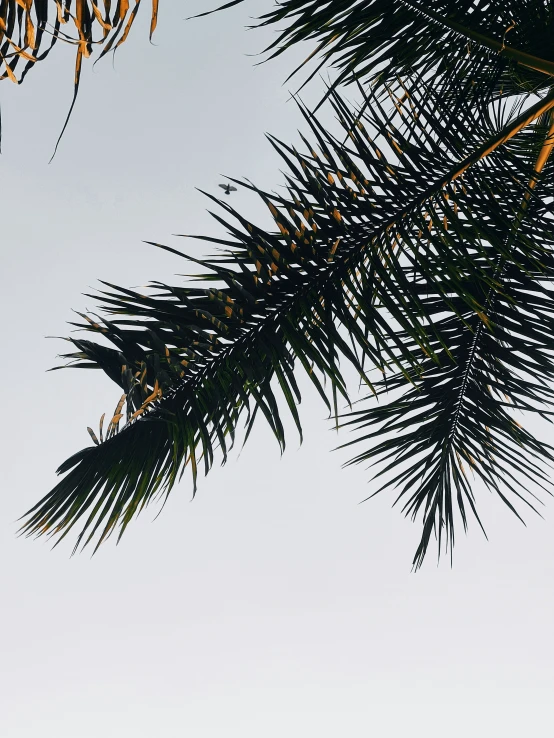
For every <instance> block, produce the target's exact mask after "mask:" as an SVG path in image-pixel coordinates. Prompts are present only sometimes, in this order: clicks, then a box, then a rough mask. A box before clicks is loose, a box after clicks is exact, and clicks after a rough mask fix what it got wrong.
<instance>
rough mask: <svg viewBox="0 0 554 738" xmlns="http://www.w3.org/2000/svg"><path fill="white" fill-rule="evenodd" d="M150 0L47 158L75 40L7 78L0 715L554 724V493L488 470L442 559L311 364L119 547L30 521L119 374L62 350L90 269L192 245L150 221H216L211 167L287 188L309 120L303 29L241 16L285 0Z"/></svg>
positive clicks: (209, 723)
mask: <svg viewBox="0 0 554 738" xmlns="http://www.w3.org/2000/svg"><path fill="white" fill-rule="evenodd" d="M160 5H161V8H160V10H161V12H160V22H159V27H158V30H157V32H156V35H155V39H154V43H155V45H153V46H150V45H149V44H148V41H147V21H148V18H147V13H144V15H143V17H142V19H140V18H139V21H138V23H137V27H136V28H135V29H134V31H133V33H132V35H131V37H130V39H129V41H128V42H127V43H126V44H125V46H124V47H123V48H122V49H121V50H120V52H119V53H118V56H117V58H116V61H115V70H114V69H113V68H112V66H111V63H110V61H109V60H105V61H104V62H103V63H100V64H99V65H98V66H97V67H96V68H95V69H94V71H93V70H92V68H91V65H90V64H87V65H86V68H85V72H84V78H83V85H82V91H81V95H80V99H79V101H78V104H77V107H76V110H75V113H74V116H73V119H72V121H71V124H70V126H69V128H68V131H67V133H66V136H65V138H64V140H63V142H62V144H61V147H60V150H59V153H58V155H57V157H56V159H55V160H54V161H53V162H52V164H50V165H49V164H48V160H49V158H50V154H51V152H52V148H53V145H54V143H55V140H56V137H57V134H58V132H59V130H60V127H61V125H62V123H63V119H64V116H65V112H66V110H67V106H68V104H69V102H70V97H71V81H72V69H71V62H69V59H70V56H71V53H72V52H71V51H70V50H67V49H62V48H61V47H59V48H58V49H57V51H56V52H54V53H53V55H52V56H51V57H50V58H49V59H48V60H46V61H45V62H43V63H42V64H41V65H39V66H38V67H37V68H36V69H35V70H34V71H33V72H32V74H30V75H29V77H28V78H27V80H26V81H25V83H24V84H23V86H22V87H21V88H16V87H15V86H13V85H11V84H9V83H8V82H3V83H2V84H1V89H0V100H1V103H2V115H3V128H4V131H3V154H2V157H1V159H0V166H1V167H2V181H3V183H4V188H3V193H2V199H1V206H0V207H1V209H2V223H3V225H2V271H1V273H0V280H1V292H0V295H1V300H2V316H3V346H4V351H3V361H2V369H1V371H2V387H3V393H2V394H3V396H2V405H3V423H2V426H1V431H0V433H1V434H2V458H3V462H2V469H3V471H4V474H3V484H2V490H3V495H2V505H1V506H0V513H1V527H0V552H1V553H0V555H1V560H2V562H3V565H2V569H1V573H0V592H1V594H2V601H1V608H0V623H1V628H0V672H1V673H0V700H1V701H2V707H1V708H0V735H1V736H2V738H36V737H37V736H41V737H44V738H50V737H51V736H52V737H54V736H55V737H56V738H98V737H99V736H102V737H103V738H115V737H116V736H118V737H119V736H132V737H133V738H150V737H152V738H153V737H154V736H155V737H156V738H157V737H158V736H163V738H181V736H189V735H193V736H195V738H212V737H213V738H216V737H217V738H219V737H220V736H224V735H225V736H227V735H231V736H234V735H240V736H242V737H244V738H254V737H256V738H259V737H260V736H263V738H273V736H275V737H279V738H280V737H282V736H291V737H295V736H310V735H314V736H316V735H317V736H318V738H327V737H329V738H331V737H334V736H339V735H340V736H348V737H349V738H350V737H352V738H354V737H357V736H369V735H376V736H379V738H389V737H392V738H396V736H398V737H400V736H402V737H403V736H405V735H410V736H414V737H415V738H417V737H419V736H422V737H424V736H429V738H438V737H439V736H441V737H442V736H445V735H448V736H451V737H452V738H457V737H458V736H460V737H461V736H464V738H465V737H466V736H468V735H472V736H485V735H494V736H496V735H498V736H500V735H502V736H503V738H507V737H510V736H520V735H526V736H534V737H537V738H538V737H540V736H550V735H551V731H552V727H551V726H552V722H553V707H552V691H553V688H554V640H553V637H552V621H553V616H554V593H553V577H554V536H553V533H554V527H553V525H554V523H553V510H554V504H553V503H550V504H547V506H546V508H545V510H544V515H545V520H541V519H540V518H538V517H536V516H532V515H528V516H527V522H528V527H527V528H524V527H523V526H522V525H521V524H519V523H518V522H517V520H516V519H515V518H514V517H513V516H511V514H510V513H509V512H508V511H507V510H506V509H505V508H504V506H503V505H501V504H500V503H496V502H495V501H494V500H492V499H491V497H490V495H489V494H488V493H486V492H482V491H481V492H480V498H481V499H480V500H479V503H480V507H481V510H482V511H483V517H484V520H485V523H486V526H487V531H488V533H489V537H490V542H489V543H487V542H486V541H485V540H484V539H483V537H482V536H481V535H480V533H479V531H478V529H477V526H476V525H475V524H474V525H472V528H471V531H470V534H469V536H468V537H467V538H465V537H464V536H463V533H462V532H461V531H460V534H459V536H458V545H457V548H456V551H455V557H454V568H453V569H452V570H451V569H450V567H449V565H448V562H447V561H444V562H443V563H442V564H441V566H440V567H439V568H437V567H436V565H435V562H434V560H433V556H432V555H431V556H430V557H429V560H428V561H427V562H426V564H425V565H424V568H423V570H422V571H420V572H419V573H418V574H417V575H414V574H411V573H410V562H411V558H412V555H413V552H414V550H415V547H416V545H417V541H418V537H419V534H420V529H419V527H418V526H414V525H413V524H412V523H410V522H408V521H406V520H404V519H403V518H402V517H401V516H400V514H399V512H398V511H397V510H391V509H390V504H391V502H392V496H391V495H388V496H387V495H383V496H382V497H379V498H377V499H374V500H372V501H370V502H367V503H365V504H363V505H358V504H357V503H358V502H359V501H360V500H361V499H363V498H364V497H366V496H367V495H368V493H369V492H371V490H372V488H371V485H368V479H369V473H368V472H367V471H366V470H364V469H363V468H354V469H353V468H350V469H348V470H344V471H342V470H341V469H340V465H341V463H342V462H343V461H345V460H346V459H347V458H348V455H347V454H345V453H342V454H341V453H339V452H337V453H330V451H331V449H333V447H334V446H335V445H336V442H337V439H336V436H335V435H334V434H333V433H332V432H330V431H329V430H328V427H329V425H328V423H327V421H326V420H325V415H324V413H323V409H322V407H321V405H320V404H318V403H317V402H315V400H314V398H313V396H312V395H311V394H310V392H309V391H308V392H307V395H306V401H305V403H304V404H303V408H302V417H303V419H304V423H305V436H306V441H305V443H304V445H303V446H302V447H301V448H298V443H297V440H296V438H295V436H294V434H293V433H291V435H290V437H289V447H288V450H287V452H286V454H285V456H284V457H283V459H282V460H280V459H279V454H278V450H277V447H276V444H275V442H274V441H273V440H272V439H271V438H270V436H269V433H268V432H267V430H266V429H265V428H264V426H263V425H262V424H261V423H260V425H259V427H258V431H257V433H256V434H255V435H254V437H253V438H252V440H251V441H250V442H249V444H248V446H247V447H246V448H245V450H244V451H243V452H242V454H241V455H240V458H239V457H238V455H237V454H235V455H234V456H233V457H232V459H231V460H230V461H229V462H228V464H227V466H226V467H225V468H224V469H220V468H215V469H214V470H213V472H212V473H211V474H210V476H209V477H208V478H207V479H206V480H202V481H201V485H200V490H199V493H198V495H197V498H196V499H195V500H194V501H193V502H190V497H191V487H190V483H189V482H188V481H183V483H182V484H181V485H180V486H179V487H178V488H176V489H175V490H174V491H173V493H172V496H171V498H170V500H169V502H168V504H167V506H166V509H165V510H164V512H163V513H162V515H161V516H160V517H159V518H158V519H157V520H156V521H155V522H152V519H153V518H154V516H155V514H156V512H157V509H155V508H152V509H151V510H147V511H146V512H145V513H144V514H143V515H142V517H141V518H140V519H139V520H138V521H136V522H135V524H134V525H132V526H131V527H130V528H129V529H128V532H127V533H126V535H125V537H124V539H123V541H122V542H121V544H120V545H119V546H118V547H117V548H116V547H115V546H114V545H113V543H111V542H109V543H107V544H106V545H105V546H104V547H103V548H102V549H101V550H100V551H99V552H98V554H97V555H96V556H95V557H94V558H92V559H91V558H90V556H89V554H88V553H85V554H82V555H78V556H75V557H74V558H72V559H70V558H69V554H70V551H71V545H70V544H68V545H65V546H64V545H62V546H60V547H59V548H57V549H56V550H55V551H51V550H50V545H49V544H48V543H47V542H46V541H45V540H41V541H38V542H37V541H31V540H25V539H18V538H16V537H15V531H16V527H17V526H16V522H15V521H16V518H17V517H19V516H20V515H21V514H22V513H23V512H24V511H25V510H26V509H27V508H28V507H30V506H31V505H32V504H33V503H34V502H35V501H36V500H38V498H39V497H41V496H42V495H43V494H45V493H46V492H47V491H48V490H49V489H50V488H51V487H52V485H53V484H54V482H55V474H54V471H55V468H56V467H57V465H58V464H59V463H61V462H62V461H63V460H64V459H66V458H67V457H68V456H69V455H70V454H71V453H73V452H74V451H76V450H78V449H80V448H82V447H83V446H84V445H86V444H88V442H89V439H88V435H87V433H86V426H87V425H96V424H97V422H98V418H99V417H100V415H101V413H102V412H104V411H108V412H109V411H110V410H111V409H112V407H113V406H114V405H115V402H116V401H117V399H118V394H119V393H118V391H117V388H116V387H115V385H113V384H111V383H110V381H109V380H108V379H107V378H104V377H103V376H101V375H100V374H99V373H98V374H96V373H83V372H77V371H75V372H70V371H66V372H55V373H50V374H47V373H45V370H46V369H48V368H49V367H51V366H53V365H54V364H56V354H57V353H58V352H61V351H63V350H64V348H65V347H64V346H63V344H62V343H61V342H56V341H52V340H46V339H45V338H44V337H45V336H47V335H64V334H66V333H67V330H68V328H67V327H66V326H65V321H67V320H71V319H72V313H71V308H75V309H78V310H83V309H85V308H87V307H91V308H92V307H94V303H93V302H92V301H91V300H90V299H89V298H84V297H82V293H83V292H85V291H87V290H89V289H90V288H91V287H94V286H95V284H96V280H97V279H99V278H105V279H109V280H111V281H114V282H117V283H120V284H124V285H138V284H144V283H145V282H146V281H147V280H149V279H161V280H170V279H172V278H173V275H174V274H175V273H178V272H182V271H183V264H182V263H179V262H178V260H176V259H174V258H173V257H171V255H169V254H163V253H161V252H159V251H156V250H154V249H153V248H151V247H149V246H146V245H145V244H143V243H142V240H143V239H151V240H158V241H162V242H165V243H170V244H171V245H174V246H177V247H178V246H183V245H184V244H182V243H179V241H178V240H176V239H172V237H171V234H172V233H177V232H189V233H198V232H204V233H214V232H217V230H218V228H217V225H216V224H215V223H214V222H213V221H212V220H211V219H210V217H209V216H208V215H207V214H206V207H207V206H208V203H207V202H206V201H205V198H203V197H202V196H201V195H200V194H199V193H198V192H197V191H196V190H195V187H200V188H203V189H206V190H209V191H211V192H215V191H216V188H217V183H218V182H219V181H221V178H220V176H219V173H220V172H224V173H228V174H232V175H235V176H238V177H240V176H247V177H249V178H251V179H253V180H255V181H256V182H257V183H259V184H261V185H264V186H265V187H268V188H275V187H277V186H278V185H279V184H280V183H281V182H282V179H281V175H280V174H279V171H278V170H279V168H280V166H281V164H280V162H279V161H278V159H277V157H276V155H275V154H274V153H273V151H272V149H271V147H270V146H269V144H268V143H267V142H266V140H265V139H264V136H263V133H264V131H271V132H273V133H275V134H276V135H278V136H280V137H282V138H283V139H284V140H287V141H293V140H296V133H295V131H296V129H297V127H301V126H302V123H301V120H300V117H299V115H298V113H297V111H296V110H295V108H294V106H293V105H292V104H286V100H287V97H288V94H287V88H286V87H283V86H282V84H281V83H282V81H283V80H284V79H285V77H286V74H287V72H288V71H290V70H291V69H292V67H293V64H294V63H295V61H298V60H299V59H300V58H301V57H302V55H304V53H305V50H297V51H296V52H295V53H294V54H292V55H289V56H285V57H284V58H282V59H280V60H278V61H276V62H273V63H270V64H267V65H263V66H261V67H257V68H255V67H254V66H253V63H254V61H255V60H254V59H252V58H249V57H247V56H246V55H245V54H246V53H254V52H255V51H258V50H260V49H262V48H263V46H264V45H265V43H267V42H268V40H269V39H270V38H271V37H272V36H271V34H268V33H267V32H262V31H252V32H245V31H243V27H244V25H245V24H246V23H248V20H249V16H252V15H255V14H256V12H257V11H259V10H260V9H262V10H263V8H264V7H269V6H270V5H271V3H270V2H269V1H268V2H261V1H260V2H254V1H253V2H250V3H247V4H245V5H244V6H241V7H239V8H238V9H235V10H233V11H231V12H229V13H227V14H225V15H220V16H215V17H212V18H208V19H205V20H203V21H194V22H192V21H191V22H185V21H184V18H185V16H187V15H189V14H191V13H193V12H194V11H198V10H201V9H204V8H205V0H196V2H193V1H192V0H188V1H187V2H181V3H170V2H162V3H160ZM144 10H146V8H145V9H144ZM141 12H143V11H141ZM310 96H311V97H312V98H313V99H315V97H316V96H317V89H316V87H313V86H312V87H311V88H310V90H309V92H308V93H307V97H308V98H310ZM233 197H234V198H235V199H234V202H235V203H236V204H237V205H239V206H240V207H241V208H244V209H245V210H246V211H247V212H249V213H252V214H254V213H255V212H257V211H256V208H257V207H258V206H257V205H256V204H255V203H254V202H250V201H249V198H248V196H247V195H245V194H243V193H240V192H239V193H237V194H236V195H234V196H233ZM187 246H188V248H189V249H192V248H194V249H197V251H198V253H201V252H203V251H205V250H206V249H205V247H203V246H202V245H201V244H199V243H196V244H193V245H192V246H191V245H190V244H187Z"/></svg>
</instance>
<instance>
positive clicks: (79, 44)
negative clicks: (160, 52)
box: [0, 0, 159, 143]
mask: <svg viewBox="0 0 554 738" xmlns="http://www.w3.org/2000/svg"><path fill="white" fill-rule="evenodd" d="M141 3H142V0H135V3H134V5H133V7H132V8H131V5H130V3H129V2H128V0H125V1H124V2H118V3H117V4H116V5H115V6H114V7H112V2H111V0H101V1H100V2H93V1H92V0H76V1H75V2H72V0H60V2H57V1H56V2H52V0H26V2H21V0H4V2H2V3H1V4H0V79H9V80H11V81H12V82H15V83H16V84H19V83H21V82H22V81H23V80H24V78H25V76H26V75H27V73H28V72H29V71H30V70H31V69H32V68H33V67H34V66H35V64H37V62H40V61H42V60H43V59H45V58H46V57H47V56H48V54H49V53H50V52H51V50H52V48H53V47H54V46H55V44H56V43H57V42H58V41H60V42H61V43H65V44H69V45H70V46H74V47H75V77H74V87H73V102H72V105H71V108H70V110H69V113H68V115H67V118H66V121H65V124H64V127H63V130H62V133H61V134H60V139H61V136H62V135H63V132H64V130H65V128H66V126H67V123H68V121H69V118H70V116H71V112H72V110H73V106H74V104H75V100H76V98H77V94H78V91H79V83H80V79H81V68H82V64H83V59H86V58H88V57H90V56H91V55H92V54H93V51H94V48H95V47H98V48H99V49H100V54H99V57H98V58H99V59H101V58H102V57H103V56H104V55H105V54H107V53H108V52H109V51H113V52H115V51H116V49H117V48H119V46H121V44H123V43H124V42H125V41H126V39H127V37H128V35H129V32H130V31H131V27H132V25H133V23H134V21H135V18H136V16H137V13H138V11H139V9H140V6H141ZM158 5H159V0H152V10H151V20H150V38H152V34H153V33H154V31H155V29H156V25H157V21H158ZM0 130H1V129H0ZM58 143H59V140H58Z"/></svg>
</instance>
